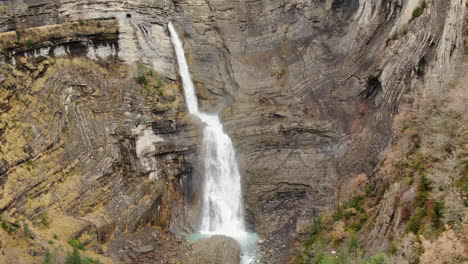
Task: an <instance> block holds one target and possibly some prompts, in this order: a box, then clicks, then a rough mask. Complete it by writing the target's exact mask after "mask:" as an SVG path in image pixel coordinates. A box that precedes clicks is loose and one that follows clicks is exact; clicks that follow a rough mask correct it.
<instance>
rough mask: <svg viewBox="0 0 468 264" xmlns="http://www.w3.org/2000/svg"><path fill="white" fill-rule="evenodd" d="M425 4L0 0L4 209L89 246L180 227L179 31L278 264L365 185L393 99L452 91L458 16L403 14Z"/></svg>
mask: <svg viewBox="0 0 468 264" xmlns="http://www.w3.org/2000/svg"><path fill="white" fill-rule="evenodd" d="M419 2H420V1H418V0H350V1H343V0H312V1H305V0H294V1H284V0H273V1H264V0H259V1H247V2H246V1H237V0H208V1H199V0H180V1H170V0H158V1H150V0H125V1H107V0H87V1H73V0H72V1H62V0H50V1H48V0H41V1H27V0H13V1H0V12H1V14H0V29H1V30H2V31H11V32H7V33H1V34H0V35H1V36H0V39H2V40H4V41H3V42H1V48H2V52H1V59H2V63H3V64H2V68H3V69H2V71H1V72H0V73H1V75H0V81H1V84H2V88H0V95H1V97H0V111H1V112H0V118H1V120H2V122H3V123H1V124H0V142H1V147H2V148H1V149H0V212H1V213H2V214H3V215H4V216H7V217H11V218H12V219H21V221H25V222H28V223H31V224H32V226H35V227H36V228H37V230H34V231H35V232H36V231H37V232H38V233H41V231H40V230H39V229H40V227H41V222H44V221H43V220H44V219H49V220H50V221H52V224H50V227H49V228H50V229H51V230H49V231H48V232H45V233H47V234H46V235H45V236H44V237H43V240H44V241H47V240H48V239H50V236H51V235H52V234H53V233H54V232H59V231H60V232H62V233H63V237H64V238H66V239H69V238H79V237H81V238H82V240H85V239H86V241H87V242H88V243H89V244H90V245H94V246H95V248H97V249H99V248H100V245H101V244H102V243H105V242H106V241H108V240H112V238H113V234H114V233H115V232H127V231H130V232H134V231H138V230H140V229H141V228H143V227H145V226H147V225H158V226H161V227H163V229H164V230H166V231H169V230H170V231H172V232H173V233H177V234H183V233H185V232H191V230H192V229H193V228H194V227H195V226H196V223H197V221H196V220H197V215H196V212H197V197H198V196H199V187H200V179H201V176H200V175H201V171H200V170H198V166H197V165H198V162H199V159H198V155H197V151H198V146H199V144H200V138H199V128H200V124H199V123H198V121H197V120H194V119H193V118H191V117H190V116H188V115H187V114H186V110H185V106H184V100H183V96H182V91H181V88H180V87H179V85H178V83H177V72H176V67H175V66H176V61H175V56H174V54H173V49H172V46H171V43H170V40H169V36H168V32H167V31H166V24H167V23H168V22H169V21H173V23H174V24H175V25H176V27H177V29H178V30H179V31H180V33H182V34H180V35H181V36H182V37H183V41H184V45H185V49H186V52H187V58H188V61H189V63H190V67H191V70H192V74H193V79H194V81H195V84H196V86H197V90H198V91H197V93H198V96H199V99H200V101H201V107H202V108H203V109H205V110H208V111H222V112H221V116H222V118H223V121H224V123H225V128H226V130H227V132H228V133H229V134H230V136H231V138H232V139H233V141H234V143H235V146H236V149H237V151H238V159H239V162H240V167H241V171H242V175H243V189H244V195H245V203H246V205H245V206H246V210H247V214H248V215H247V216H248V217H247V218H248V219H250V220H249V224H250V226H251V227H252V229H253V228H255V231H256V232H257V233H259V235H260V236H261V238H262V239H264V243H262V252H263V260H264V261H265V262H266V263H286V261H287V260H288V259H289V257H290V256H289V254H288V252H289V249H290V248H291V247H290V246H291V244H292V243H293V242H294V236H295V234H296V233H297V232H299V231H301V230H303V229H304V227H305V226H306V225H307V224H309V223H310V222H312V221H313V219H314V218H315V216H317V215H318V214H319V213H320V212H323V211H326V210H329V209H331V208H335V207H336V206H338V205H339V204H340V203H341V202H342V201H343V200H344V199H346V197H349V196H350V195H351V194H352V188H351V186H352V182H353V179H355V178H356V177H357V175H362V174H365V175H368V176H371V175H372V174H373V173H374V169H375V167H376V165H377V163H378V162H379V161H380V160H381V159H382V158H383V154H384V150H385V149H386V147H387V146H388V143H389V141H390V139H391V137H392V133H391V129H390V128H391V124H392V120H393V117H394V116H395V114H396V113H397V112H398V111H399V105H400V104H401V103H409V104H410V103H411V102H408V101H407V100H406V99H405V97H404V94H405V93H406V92H407V91H408V90H411V89H413V87H414V86H415V85H417V84H420V83H422V82H427V83H428V84H436V83H442V82H446V81H447V80H449V79H450V78H451V77H450V76H451V73H452V72H453V71H454V67H453V65H455V62H456V60H457V58H459V49H460V48H461V47H462V46H463V43H462V42H463V38H462V31H463V19H464V12H465V11H464V10H465V8H464V6H463V3H460V1H458V0H449V1H446V0H433V1H427V5H426V7H424V8H423V10H422V12H421V13H420V14H419V15H416V16H415V15H414V10H415V9H416V8H417V7H418V5H419V4H420V3H419ZM57 25H58V26H57ZM58 28H60V29H61V30H60V34H58V35H57V34H49V33H50V32H51V31H50V30H52V29H53V31H54V32H57V29H58ZM29 29H31V30H29ZM65 29H66V30H65ZM40 55H42V56H44V57H41V56H40ZM23 56H26V57H28V59H24V58H22V57H23ZM85 57H87V58H85ZM90 59H93V60H94V61H91V60H90ZM142 65H146V66H144V67H142ZM143 77H144V78H143ZM428 87H429V88H428V89H437V85H428ZM388 207H389V208H390V207H391V204H389V205H388ZM54 219H64V220H61V221H58V220H57V221H55V220H54ZM59 222H60V223H63V225H62V224H60V225H59ZM64 226H66V227H67V228H64ZM62 233H61V234H62ZM88 233H91V234H93V235H91V236H87V234H88ZM47 236H49V237H47ZM273 249H274V250H273ZM26 258H27V259H25V260H24V262H25V263H27V262H31V261H30V260H31V259H30V258H29V257H26Z"/></svg>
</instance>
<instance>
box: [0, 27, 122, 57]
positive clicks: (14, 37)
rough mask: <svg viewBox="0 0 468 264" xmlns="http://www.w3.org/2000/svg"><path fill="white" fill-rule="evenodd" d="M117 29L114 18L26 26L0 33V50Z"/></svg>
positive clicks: (109, 32)
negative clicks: (26, 27) (21, 28)
mask: <svg viewBox="0 0 468 264" xmlns="http://www.w3.org/2000/svg"><path fill="white" fill-rule="evenodd" d="M118 31H119V25H118V22H117V21H116V20H85V21H73V22H68V23H64V24H58V25H48V26H41V27H34V28H28V29H25V30H17V31H9V32H4V33H0V48H1V49H0V50H7V49H12V48H19V47H24V46H32V45H35V44H37V43H44V42H46V41H50V40H58V39H64V38H70V37H71V38H72V37H79V36H83V35H95V34H114V33H117V32H118Z"/></svg>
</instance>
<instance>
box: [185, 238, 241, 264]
mask: <svg viewBox="0 0 468 264" xmlns="http://www.w3.org/2000/svg"><path fill="white" fill-rule="evenodd" d="M193 251H194V252H195V253H196V254H197V255H200V256H201V257H202V259H203V263H213V264H239V263H240V247H239V243H238V242H237V241H236V240H235V239H233V238H230V237H227V236H219V235H215V236H212V237H210V238H203V239H201V240H199V241H198V242H196V243H195V244H193Z"/></svg>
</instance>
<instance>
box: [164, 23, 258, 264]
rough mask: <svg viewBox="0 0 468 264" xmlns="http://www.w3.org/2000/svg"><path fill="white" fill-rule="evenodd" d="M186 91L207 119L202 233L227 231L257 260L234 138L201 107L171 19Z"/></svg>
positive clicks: (245, 256)
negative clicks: (246, 217)
mask: <svg viewBox="0 0 468 264" xmlns="http://www.w3.org/2000/svg"><path fill="white" fill-rule="evenodd" d="M168 27H169V32H170V34H171V40H172V44H173V46H174V49H175V52H176V56H177V62H178V65H179V73H180V76H181V79H182V85H183V88H184V95H185V100H186V104H187V108H188V111H189V113H190V114H192V115H195V116H197V117H198V118H199V119H200V120H201V121H202V122H203V123H204V125H205V126H204V128H203V146H202V151H203V157H204V158H205V160H204V175H205V177H204V184H203V198H202V199H203V200H202V206H201V224H200V227H199V235H200V236H201V237H208V236H211V235H226V236H230V237H232V238H234V239H236V240H237V241H238V242H239V244H240V245H241V254H242V260H241V262H242V263H243V264H248V263H254V262H255V251H256V243H257V241H258V236H257V235H256V234H255V233H249V232H247V230H246V227H245V222H244V212H243V206H242V189H241V176H240V173H239V167H238V164H237V160H236V155H235V151H234V147H233V145H232V141H231V138H229V136H228V135H227V134H226V133H224V131H223V125H222V124H221V121H220V120H219V117H218V115H217V114H209V113H205V112H202V111H200V110H199V109H198V101H197V97H196V95H195V88H194V85H193V82H192V78H191V77H190V72H189V68H188V65H187V61H186V59H185V54H184V49H183V46H182V42H181V41H180V39H179V37H178V35H177V32H176V31H175V29H174V27H173V25H172V24H171V23H169V25H168Z"/></svg>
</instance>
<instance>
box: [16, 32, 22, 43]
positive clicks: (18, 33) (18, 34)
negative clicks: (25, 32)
mask: <svg viewBox="0 0 468 264" xmlns="http://www.w3.org/2000/svg"><path fill="white" fill-rule="evenodd" d="M16 40H17V41H20V40H21V31H19V30H16Z"/></svg>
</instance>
